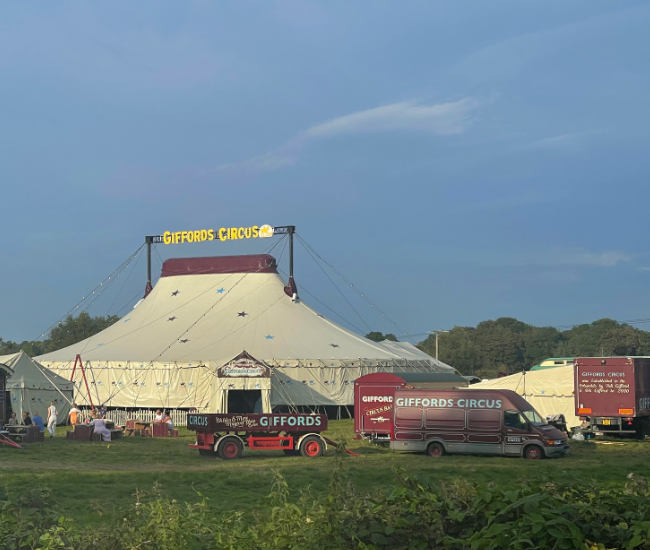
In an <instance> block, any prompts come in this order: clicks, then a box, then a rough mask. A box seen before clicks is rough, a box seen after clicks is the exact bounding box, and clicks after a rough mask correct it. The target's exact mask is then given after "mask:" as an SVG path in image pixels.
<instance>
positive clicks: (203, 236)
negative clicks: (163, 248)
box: [154, 224, 274, 244]
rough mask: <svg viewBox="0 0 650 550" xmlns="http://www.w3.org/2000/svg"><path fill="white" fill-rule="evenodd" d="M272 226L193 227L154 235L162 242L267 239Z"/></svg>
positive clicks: (271, 231)
mask: <svg viewBox="0 0 650 550" xmlns="http://www.w3.org/2000/svg"><path fill="white" fill-rule="evenodd" d="M273 233H274V230H273V227H271V226H270V225H268V224H264V225H251V226H249V227H220V228H219V229H194V230H193V231H165V232H164V233H163V234H162V235H161V236H159V237H154V242H161V243H163V244H182V243H202V242H205V241H214V240H219V241H235V240H239V239H267V238H269V237H273Z"/></svg>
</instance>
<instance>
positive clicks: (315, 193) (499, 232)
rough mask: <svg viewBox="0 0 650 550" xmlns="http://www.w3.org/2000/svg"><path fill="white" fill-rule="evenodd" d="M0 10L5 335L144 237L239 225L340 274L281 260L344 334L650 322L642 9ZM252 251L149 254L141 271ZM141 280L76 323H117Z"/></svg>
mask: <svg viewBox="0 0 650 550" xmlns="http://www.w3.org/2000/svg"><path fill="white" fill-rule="evenodd" d="M1 10H2V17H0V72H1V74H2V78H0V105H1V107H0V109H1V111H0V113H1V116H0V144H1V145H0V167H1V168H0V169H1V174H2V180H1V181H2V184H1V185H2V194H1V197H2V216H1V217H0V228H1V230H2V236H3V238H2V252H3V253H2V258H3V262H2V264H3V266H2V269H1V270H0V282H1V283H2V285H1V286H2V293H1V294H0V312H1V313H2V314H1V315H0V337H2V338H4V339H5V340H7V339H11V340H23V339H32V338H37V337H39V335H40V334H41V332H42V331H43V330H45V329H47V328H48V327H49V326H51V325H52V324H53V323H54V322H56V321H57V320H58V319H59V318H61V316H62V315H64V314H65V313H66V312H67V311H69V310H70V308H71V307H72V306H74V305H75V304H76V303H77V302H78V301H79V300H80V299H81V298H82V297H83V296H84V295H86V294H88V292H89V291H90V290H92V289H93V288H95V286H96V285H97V284H98V283H99V282H100V281H102V280H103V279H104V278H105V277H106V276H107V275H108V274H109V273H110V272H112V271H113V269H115V268H116V267H117V266H118V265H120V264H121V262H122V261H124V260H125V258H127V257H128V256H129V255H130V254H131V253H132V252H133V251H134V250H135V249H136V248H137V247H138V246H139V245H140V244H141V242H142V240H143V237H144V235H147V234H158V233H162V232H163V231H165V230H184V229H201V228H207V227H221V226H246V225H254V224H262V223H270V224H272V225H286V224H294V225H296V226H297V231H298V233H299V235H300V236H301V237H302V238H303V239H304V240H305V241H306V242H307V243H309V245H310V246H311V247H313V249H314V250H316V251H317V252H318V253H319V254H320V255H321V256H322V257H323V258H325V259H326V260H327V262H328V263H329V264H330V265H331V266H334V267H335V268H336V270H337V272H338V273H340V274H342V275H343V276H344V277H345V279H338V280H337V279H336V277H333V280H335V281H336V280H337V282H338V285H339V286H338V289H337V287H335V286H333V285H332V284H331V283H330V280H329V279H328V278H327V277H325V276H324V275H323V273H322V271H321V270H320V268H319V267H318V266H317V265H316V264H314V262H312V259H311V257H310V256H309V254H308V253H307V252H306V250H305V249H304V248H303V247H302V246H300V245H297V246H296V278H297V281H298V285H299V288H302V289H305V290H308V291H309V294H306V293H302V297H303V298H304V299H305V301H306V302H308V303H310V305H313V306H314V307H315V308H316V309H319V310H321V311H322V312H323V313H324V314H326V315H327V316H330V317H332V318H333V320H336V321H341V320H342V319H346V321H345V323H346V324H348V326H351V327H353V328H355V329H358V330H361V331H364V332H365V331H367V330H369V329H374V330H381V331H384V332H393V333H396V334H399V335H406V334H409V335H417V336H411V337H409V338H408V339H410V340H413V341H417V340H421V339H422V338H423V337H424V333H426V331H428V330H433V329H443V328H450V327H452V326H455V325H475V324H476V323H478V322H480V321H482V320H486V319H490V318H496V317H500V316H514V317H517V318H519V319H521V320H523V321H526V322H528V323H532V324H536V325H554V326H561V327H564V326H571V325H573V324H576V323H583V322H591V321H593V320H595V319H598V318H601V317H612V318H615V319H619V320H632V319H642V318H643V319H645V318H650V296H648V292H647V288H648V281H649V280H650V250H649V249H648V246H647V244H646V241H647V238H648V230H647V226H648V223H647V221H646V220H647V218H648V206H647V205H648V202H649V199H650V186H649V185H648V182H649V179H648V174H649V172H650V170H649V169H650V158H649V155H648V127H649V125H650V108H649V100H648V98H649V97H650V69H649V65H648V59H650V38H649V37H648V33H647V29H648V28H650V5H649V4H648V3H647V2H635V1H628V2H611V1H598V0H596V1H594V0H589V1H575V2H565V1H557V2H552V1H550V2H521V1H512V2H501V1H492V2H478V1H476V2H432V1H428V2H415V1H414V2H374V3H366V2H356V3H351V2H291V1H284V2H221V3H212V2H192V1H188V2H171V1H170V2H137V3H133V2H111V3H102V4H97V3H93V4H87V3H81V2H60V3H45V2H42V3H25V2H14V3H10V4H5V5H3V6H2V8H1ZM268 248H269V245H268V244H267V243H264V246H263V247H260V246H259V242H258V243H255V245H253V244H251V243H245V244H243V245H237V244H232V243H231V244H212V245H200V246H179V247H158V248H157V249H156V251H155V254H154V258H155V261H156V262H157V264H155V270H156V271H159V268H160V260H162V259H164V258H167V257H174V256H191V255H213V254H214V255H221V254H237V253H250V252H265V251H266V250H267V249H268ZM279 251H280V247H279V246H278V247H277V248H276V249H275V250H274V253H278V252H279ZM140 256H141V255H140ZM138 262H139V263H137V264H136V263H134V264H133V265H131V266H130V267H129V270H128V272H124V273H123V274H121V275H120V278H119V280H118V281H115V282H114V283H111V287H112V288H114V290H111V292H113V293H114V297H111V298H106V300H105V303H104V304H100V303H96V304H95V305H94V306H93V308H94V309H93V308H91V310H90V312H91V313H92V314H108V313H115V312H118V313H124V312H125V311H124V308H128V307H129V301H130V300H131V299H135V298H137V294H138V292H140V289H141V288H143V287H144V279H145V268H144V264H143V260H142V258H141V257H139V258H138ZM282 262H283V270H284V271H286V269H287V268H286V265H284V264H286V251H285V253H284V256H283V260H282ZM350 282H352V283H353V284H354V286H353V287H351V286H350V284H349V283H350ZM341 289H342V290H343V291H344V293H349V294H351V296H352V297H350V298H346V299H345V300H343V299H342V298H341V294H340V293H339V290H341ZM355 291H358V292H363V294H364V296H367V297H368V299H367V300H366V299H365V298H363V299H362V298H360V297H359V294H358V293H355ZM108 294H109V292H108V291H106V295H107V296H108ZM115 296H117V297H115ZM312 296H314V297H316V298H318V300H320V303H322V304H327V307H328V308H330V309H331V310H332V311H334V312H336V313H337V314H338V315H339V316H338V317H337V316H335V315H333V314H331V313H330V311H329V310H327V309H324V307H321V306H320V305H319V302H316V301H315V299H312ZM348 302H350V303H351V304H352V305H353V306H354V309H352V308H350V307H349V304H348ZM364 308H365V309H364ZM120 309H121V311H118V310H120ZM357 313H358V315H357ZM642 328H647V326H646V325H643V326H642Z"/></svg>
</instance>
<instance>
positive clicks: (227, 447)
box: [217, 436, 244, 460]
mask: <svg viewBox="0 0 650 550" xmlns="http://www.w3.org/2000/svg"><path fill="white" fill-rule="evenodd" d="M243 450H244V446H243V445H242V442H241V439H239V438H238V437H234V436H231V437H224V438H223V439H222V440H221V443H219V448H218V450H217V454H218V455H219V457H221V458H223V459H224V460H231V459H233V458H241V455H242V452H243Z"/></svg>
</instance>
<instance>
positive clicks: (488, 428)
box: [390, 388, 569, 459]
mask: <svg viewBox="0 0 650 550" xmlns="http://www.w3.org/2000/svg"><path fill="white" fill-rule="evenodd" d="M391 430H392V431H391V443H390V446H391V448H392V449H395V450H401V451H414V452H425V453H427V454H429V455H431V456H440V455H443V454H445V453H450V454H453V453H464V454H487V455H499V456H523V457H526V458H531V459H538V458H543V457H554V456H564V455H565V454H567V453H568V451H569V445H568V441H567V436H566V434H564V433H562V432H561V431H559V430H558V429H557V428H554V427H553V426H549V425H548V424H547V423H546V422H545V421H544V420H543V418H542V417H541V416H540V415H539V413H538V412H537V411H536V410H535V409H534V408H533V407H532V405H530V403H528V402H527V401H526V400H525V399H524V398H523V397H521V396H520V395H518V394H516V393H515V392H513V391H510V390H462V389H459V390H413V389H403V388H398V389H396V390H395V393H394V400H393V422H392V427H391Z"/></svg>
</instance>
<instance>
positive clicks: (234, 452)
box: [187, 413, 327, 459]
mask: <svg viewBox="0 0 650 550" xmlns="http://www.w3.org/2000/svg"><path fill="white" fill-rule="evenodd" d="M187 428H188V429H189V430H194V431H195V432H196V443H194V444H193V445H189V446H190V447H192V448H194V449H198V450H199V453H200V454H201V455H205V456H219V457H221V458H224V459H233V458H240V457H241V456H242V453H243V451H244V446H247V447H248V448H249V449H251V450H281V451H284V452H285V454H301V455H302V456H306V457H317V456H320V455H322V454H323V452H324V451H325V450H327V444H326V439H325V438H324V437H323V436H322V435H320V432H322V431H325V430H326V429H327V416H326V415H324V414H246V413H244V414H233V413H224V414H213V413H209V414H202V413H190V414H188V415H187Z"/></svg>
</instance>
